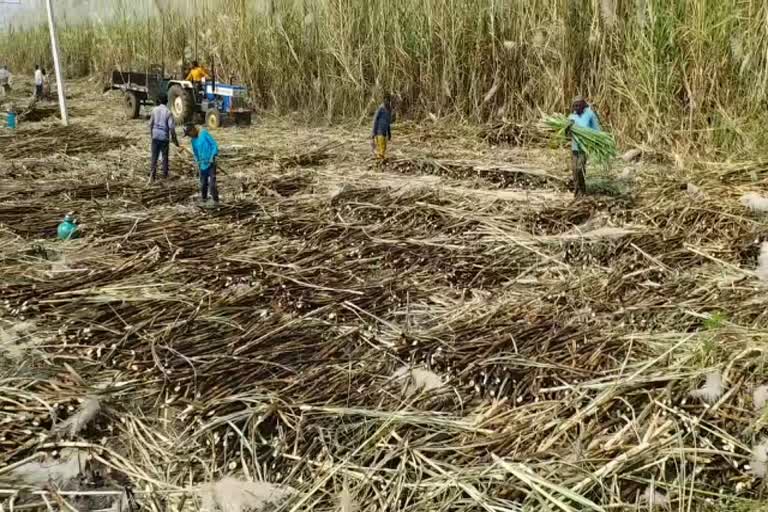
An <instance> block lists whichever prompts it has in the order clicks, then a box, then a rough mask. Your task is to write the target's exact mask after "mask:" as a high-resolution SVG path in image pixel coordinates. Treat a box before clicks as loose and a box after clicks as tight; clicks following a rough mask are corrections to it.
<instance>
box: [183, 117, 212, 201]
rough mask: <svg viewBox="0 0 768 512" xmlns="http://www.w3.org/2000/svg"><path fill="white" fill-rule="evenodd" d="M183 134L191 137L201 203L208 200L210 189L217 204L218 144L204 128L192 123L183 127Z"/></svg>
mask: <svg viewBox="0 0 768 512" xmlns="http://www.w3.org/2000/svg"><path fill="white" fill-rule="evenodd" d="M184 135H186V136H187V137H190V138H191V139H192V152H193V153H194V154H195V161H196V162H197V166H198V167H199V168H200V195H201V196H202V198H203V203H205V202H206V201H207V200H208V192H209V191H210V194H211V198H212V199H213V204H214V206H218V204H219V190H218V188H217V187H216V157H217V156H219V145H218V144H216V141H215V140H214V139H213V137H211V134H210V133H208V131H206V130H201V129H199V128H198V127H197V126H195V125H194V124H187V125H186V126H185V127H184Z"/></svg>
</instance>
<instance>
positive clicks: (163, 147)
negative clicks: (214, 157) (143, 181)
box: [149, 93, 179, 182]
mask: <svg viewBox="0 0 768 512" xmlns="http://www.w3.org/2000/svg"><path fill="white" fill-rule="evenodd" d="M149 133H150V136H151V137H152V163H151V164H150V168H149V181H150V182H152V181H154V180H155V177H156V175H157V160H158V158H159V157H160V156H162V157H163V178H167V177H168V170H169V167H170V162H169V160H168V147H169V143H170V142H171V141H172V142H173V143H174V145H175V146H176V147H178V146H179V139H177V138H176V121H174V119H173V115H172V114H171V111H170V110H168V95H166V94H165V93H161V94H160V96H159V97H158V98H157V106H156V107H155V108H153V109H152V114H150V116H149Z"/></svg>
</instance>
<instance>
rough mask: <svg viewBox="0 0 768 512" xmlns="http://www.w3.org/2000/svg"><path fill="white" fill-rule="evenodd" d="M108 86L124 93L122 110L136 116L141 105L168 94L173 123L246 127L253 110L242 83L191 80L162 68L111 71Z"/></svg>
mask: <svg viewBox="0 0 768 512" xmlns="http://www.w3.org/2000/svg"><path fill="white" fill-rule="evenodd" d="M109 88H110V89H112V90H119V91H122V92H123V109H124V112H125V115H126V117H127V118H128V119H136V118H138V117H139V112H140V110H141V107H142V105H154V104H156V102H157V98H158V96H159V95H160V94H161V93H165V94H167V95H168V108H169V109H170V110H171V113H173V117H174V119H175V120H176V123H177V124H179V125H181V124H184V123H189V122H198V123H199V122H201V121H202V122H204V123H205V125H206V126H208V127H209V128H213V129H216V128H219V127H221V126H223V125H224V124H236V125H238V126H247V125H250V124H251V117H252V111H251V110H250V109H248V108H247V106H246V100H247V95H248V90H247V88H246V87H244V86H241V85H232V84H225V83H221V82H218V81H217V80H216V76H215V74H214V75H213V78H212V79H210V80H206V81H202V82H190V81H188V80H178V79H176V78H174V77H172V76H167V75H166V74H165V73H164V72H163V71H162V70H159V69H153V70H152V71H146V72H143V73H142V72H135V71H113V72H112V81H111V84H110V87H109Z"/></svg>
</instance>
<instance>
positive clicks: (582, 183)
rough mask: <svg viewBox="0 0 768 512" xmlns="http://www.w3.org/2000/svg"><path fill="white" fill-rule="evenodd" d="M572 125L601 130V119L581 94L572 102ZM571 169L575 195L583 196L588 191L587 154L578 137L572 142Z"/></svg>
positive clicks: (570, 118) (570, 117)
mask: <svg viewBox="0 0 768 512" xmlns="http://www.w3.org/2000/svg"><path fill="white" fill-rule="evenodd" d="M568 119H569V120H570V126H573V125H576V126H579V127H582V128H591V129H593V130H597V131H600V121H599V120H598V119H597V115H596V114H595V112H594V111H593V110H592V108H591V107H590V106H589V104H588V103H587V100H585V99H584V98H583V97H581V96H576V97H575V98H573V102H572V103H571V115H570V116H568ZM571 150H572V152H573V154H572V156H571V169H572V170H573V186H574V190H575V192H574V193H575V195H576V196H577V197H578V196H582V195H584V194H586V193H587V183H586V177H585V176H586V172H587V154H586V153H585V151H584V148H582V147H581V146H580V145H579V143H578V142H577V141H576V139H573V142H572V143H571Z"/></svg>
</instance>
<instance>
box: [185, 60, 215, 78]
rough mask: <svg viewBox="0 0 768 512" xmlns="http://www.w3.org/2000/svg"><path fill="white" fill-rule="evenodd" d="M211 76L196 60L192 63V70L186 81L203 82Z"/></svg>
mask: <svg viewBox="0 0 768 512" xmlns="http://www.w3.org/2000/svg"><path fill="white" fill-rule="evenodd" d="M209 76H210V75H209V74H208V72H207V71H206V70H205V68H204V67H203V66H201V65H200V63H199V62H197V61H196V60H193V61H192V69H190V70H189V73H187V78H186V80H187V81H189V82H202V81H203V79H206V78H208V77H209Z"/></svg>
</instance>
